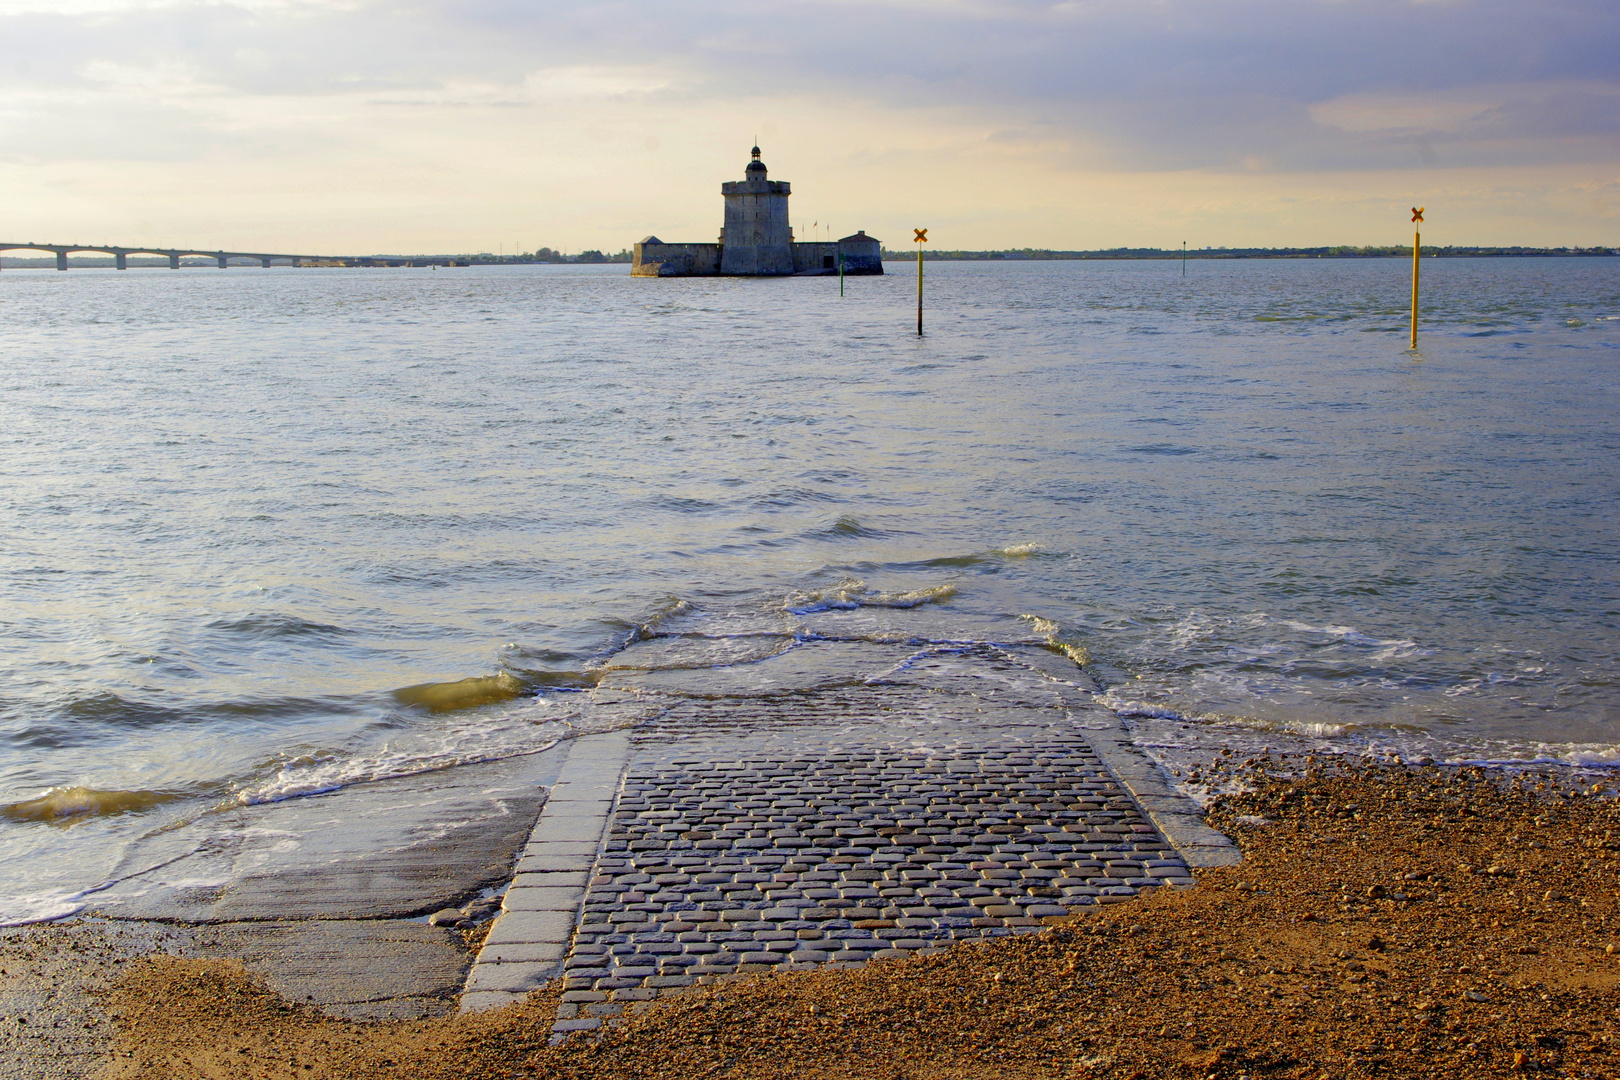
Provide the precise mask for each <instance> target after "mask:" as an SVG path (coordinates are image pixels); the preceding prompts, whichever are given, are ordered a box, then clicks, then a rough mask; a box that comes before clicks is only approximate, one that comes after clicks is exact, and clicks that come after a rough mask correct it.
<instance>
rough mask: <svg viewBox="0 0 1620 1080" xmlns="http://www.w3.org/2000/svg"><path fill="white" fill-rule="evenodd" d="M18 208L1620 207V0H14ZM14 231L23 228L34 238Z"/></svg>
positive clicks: (519, 226) (358, 234) (1171, 233)
mask: <svg viewBox="0 0 1620 1080" xmlns="http://www.w3.org/2000/svg"><path fill="white" fill-rule="evenodd" d="M0 41H3V42H4V43H5V53H6V57H7V62H6V64H5V65H3V66H0V240H5V241H9V240H29V239H37V240H51V241H64V242H65V241H75V242H77V241H84V242H89V241H102V240H105V241H109V242H117V243H151V244H164V245H170V244H187V245H197V246H213V247H220V246H226V247H231V246H240V247H250V248H251V247H258V248H263V249H273V250H298V251H324V252H335V253H337V252H341V253H351V252H373V251H389V252H461V251H478V250H490V251H495V250H498V249H504V250H506V251H508V252H510V251H511V250H512V249H513V246H514V245H518V246H520V247H521V248H522V249H525V250H532V249H533V248H535V247H537V246H539V245H541V244H546V245H550V246H553V247H560V248H563V249H566V250H569V251H578V250H580V249H582V248H587V247H593V248H602V249H609V250H618V249H619V248H622V247H626V246H628V245H629V244H630V243H632V242H634V241H635V240H637V239H640V238H641V237H642V236H645V235H647V234H649V233H656V234H657V235H658V236H659V237H661V238H662V239H664V240H669V241H680V240H688V241H693V240H712V239H714V237H715V234H716V233H717V231H718V229H719V225H720V217H721V203H720V196H719V185H720V183H721V182H722V181H725V180H731V179H740V178H741V175H742V169H743V166H744V165H745V164H746V163H747V160H748V148H749V146H750V145H751V144H752V143H753V141H754V139H755V138H756V137H757V138H758V139H759V141H760V145H761V147H762V148H763V149H764V159H765V161H766V163H767V164H768V165H769V166H770V169H771V176H772V178H773V179H779V180H788V181H790V182H792V184H793V191H794V195H793V201H792V216H793V221H794V224H795V226H796V227H797V231H798V234H799V235H800V236H801V237H806V236H808V235H809V232H810V229H809V226H810V225H811V223H812V222H817V223H820V224H822V225H827V224H830V226H831V229H832V231H833V233H834V235H842V234H845V233H849V232H853V231H855V230H856V229H857V228H865V229H866V230H867V231H868V232H869V233H871V234H872V235H875V236H878V237H880V238H881V239H883V240H885V241H887V242H888V243H890V244H891V246H896V247H905V246H906V243H905V241H906V240H907V239H908V238H909V237H910V235H911V232H910V229H911V227H912V226H924V225H926V226H928V227H929V228H930V230H931V232H930V238H931V239H933V240H935V241H936V242H937V243H938V244H940V245H944V246H948V247H968V248H986V247H1024V246H1034V247H1054V248H1095V247H1107V246H1115V245H1131V246H1137V245H1147V246H1160V247H1173V246H1178V245H1179V244H1180V243H1181V242H1182V241H1184V240H1185V241H1187V242H1188V243H1189V244H1190V245H1191V246H1193V247H1202V246H1206V245H1209V246H1218V245H1308V244H1323V243H1350V244H1384V243H1400V242H1402V241H1404V240H1405V239H1407V238H1408V236H1409V233H1408V226H1407V219H1408V217H1409V216H1410V215H1409V213H1408V212H1407V207H1409V206H1410V205H1412V204H1414V203H1417V204H1422V205H1425V206H1426V207H1427V208H1428V214H1427V215H1426V216H1427V218H1428V223H1427V225H1426V226H1425V241H1426V242H1430V243H1436V244H1445V243H1458V244H1473V243H1492V244H1494V243H1524V244H1548V245H1558V244H1580V245H1589V244H1597V243H1604V244H1611V245H1612V244H1620V2H1616V0H1571V2H1560V0H1537V2H1535V3H1527V2H1525V0H1517V2H1508V0H1342V2H1340V0H1333V2H1328V0H1093V2H1086V0H1082V2H1074V3H1036V2H1021V0H945V2H934V0H858V2H857V0H745V2H744V0H739V2H727V0H657V2H652V0H624V2H617V3H596V4H592V3H580V2H577V0H575V2H569V3H552V2H536V0H526V2H520V0H453V2H452V0H415V2H396V3H382V2H378V3H373V2H370V0H336V2H322V0H315V2H304V0H214V2H190V0H177V2H170V0H141V2H131V0H0ZM18 254H21V253H18Z"/></svg>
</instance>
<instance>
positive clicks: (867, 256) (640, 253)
mask: <svg viewBox="0 0 1620 1080" xmlns="http://www.w3.org/2000/svg"><path fill="white" fill-rule="evenodd" d="M753 155H754V159H753V160H752V161H750V162H749V163H748V168H747V169H746V170H744V173H743V179H741V180H732V181H728V182H727V183H724V184H721V185H720V194H721V195H722V196H724V198H725V200H726V220H725V225H724V227H723V228H721V230H720V240H719V242H718V243H714V244H666V243H664V242H663V241H662V240H660V239H658V237H656V236H649V237H647V238H646V239H645V240H643V241H641V243H639V244H637V245H636V246H635V249H634V259H633V261H632V263H631V267H630V273H631V274H633V275H635V276H637V277H717V276H722V275H724V276H728V277H768V276H783V275H787V274H836V273H838V270H839V262H840V260H842V262H843V271H844V273H846V274H881V273H883V250H882V245H880V244H879V243H878V241H876V240H874V239H873V238H872V237H870V236H867V235H866V230H865V229H862V230H861V231H860V232H858V233H856V234H855V235H854V236H846V237H844V238H843V239H842V240H831V241H828V242H826V243H816V242H813V241H812V242H809V243H805V242H800V241H795V240H794V239H793V229H792V228H791V227H790V226H789V225H788V195H789V194H790V193H791V192H790V189H789V186H788V183H787V181H785V180H771V179H769V177H768V176H767V173H766V170H765V163H764V162H763V161H761V160H759V147H757V146H756V147H754V149H753Z"/></svg>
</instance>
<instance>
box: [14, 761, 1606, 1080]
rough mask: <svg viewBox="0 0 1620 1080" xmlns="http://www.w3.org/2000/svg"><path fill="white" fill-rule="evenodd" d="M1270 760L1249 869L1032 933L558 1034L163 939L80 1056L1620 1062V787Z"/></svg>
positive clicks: (477, 1069)
mask: <svg viewBox="0 0 1620 1080" xmlns="http://www.w3.org/2000/svg"><path fill="white" fill-rule="evenodd" d="M1267 765H1268V766H1269V768H1261V769H1249V770H1247V772H1248V774H1249V776H1250V778H1251V779H1252V780H1253V781H1254V782H1255V783H1254V788H1253V790H1252V791H1250V792H1249V793H1248V794H1245V795H1242V796H1239V797H1233V798H1229V799H1227V800H1225V801H1223V802H1222V803H1220V804H1219V806H1218V807H1217V808H1216V810H1215V812H1214V820H1215V822H1216V823H1217V824H1219V825H1221V826H1223V827H1224V828H1226V829H1227V830H1228V831H1229V832H1231V833H1232V834H1233V835H1235V836H1237V837H1239V839H1240V841H1241V843H1242V846H1243V850H1244V855H1245V861H1244V863H1243V865H1242V866H1239V867H1233V868H1229V869H1222V870H1214V871H1209V872H1207V873H1205V874H1203V875H1202V876H1201V880H1200V882H1199V884H1198V885H1197V887H1195V888H1193V889H1191V890H1186V891H1178V892H1172V891H1169V890H1165V891H1161V892H1159V893H1157V894H1155V895H1152V896H1150V897H1147V898H1144V899H1141V900H1138V901H1135V902H1132V903H1129V904H1122V905H1117V906H1113V907H1108V908H1104V909H1102V910H1100V911H1098V912H1097V913H1096V914H1094V915H1089V916H1080V917H1075V918H1072V919H1069V920H1066V921H1058V920H1054V925H1052V926H1051V928H1050V929H1048V930H1046V931H1044V932H1042V933H1039V934H1034V935H1029V936H1023V937H1014V938H1006V939H1001V940H996V941H991V942H982V943H963V944H960V945H957V946H955V947H953V948H951V949H949V950H947V951H945V952H943V953H940V954H936V955H932V956H922V957H916V958H911V959H906V960H895V961H877V962H874V963H871V964H869V965H866V966H865V967H863V968H860V969H855V970H844V971H826V970H822V971H810V972H805V973H795V974H786V975H776V976H758V977H748V978H740V979H738V980H736V981H733V982H725V983H720V984H716V985H712V986H704V987H697V988H694V989H692V990H690V991H687V992H685V993H683V994H681V995H679V996H676V997H672V998H665V999H662V1000H660V1001H657V1002H651V1003H648V1005H647V1006H646V1007H645V1008H642V1009H640V1010H639V1011H637V1012H635V1013H633V1014H631V1015H628V1016H626V1017H624V1018H622V1019H621V1020H619V1021H617V1022H616V1023H615V1024H614V1025H613V1026H612V1027H610V1028H609V1029H608V1030H607V1031H606V1032H605V1033H604V1034H602V1035H600V1036H598V1037H575V1038H573V1039H571V1040H569V1041H568V1042H566V1043H564V1044H562V1045H560V1046H555V1047H554V1046H551V1045H549V1040H550V1032H551V1023H552V1019H553V1018H554V1017H555V1015H556V1013H555V1008H556V1000H557V996H558V995H557V991H556V990H554V989H553V990H543V991H541V992H539V993H536V994H535V995H534V996H533V997H532V998H531V999H530V1000H529V1001H528V1002H526V1003H524V1004H521V1005H517V1006H514V1007H510V1008H507V1009H501V1010H496V1011H493V1012H489V1013H485V1014H481V1015H473V1016H463V1017H454V1018H443V1019H428V1020H417V1021H396V1022H386V1023H363V1022H355V1021H343V1020H336V1019H333V1018H331V1017H328V1016H326V1015H324V1014H322V1013H320V1012H319V1011H317V1010H315V1009H313V1008H311V1007H309V1006H307V1005H300V1004H297V1003H294V1002H289V1001H286V1000H284V999H282V998H280V997H278V996H277V995H276V994H274V993H273V992H271V991H269V990H268V989H266V988H265V987H264V986H263V985H262V984H259V983H256V982H255V981H254V980H253V979H251V978H249V977H248V976H247V975H246V974H245V973H244V971H243V969H242V968H240V966H238V965H236V964H234V963H232V962H230V961H223V960H196V959H178V958H174V957H154V958H150V959H145V960H139V961H135V962H131V963H126V964H121V965H118V968H117V971H116V972H115V973H113V974H111V975H110V976H109V980H108V983H107V985H106V986H105V987H104V988H102V989H101V990H99V991H98V994H99V995H100V996H101V998H102V1000H103V1003H104V1005H105V1008H106V1010H107V1012H108V1014H109V1015H110V1016H111V1017H112V1019H113V1022H114V1028H115V1030H114V1034H113V1037H112V1047H111V1052H110V1056H108V1057H106V1058H104V1059H103V1063H102V1064H101V1065H100V1067H99V1072H96V1073H86V1075H101V1076H105V1077H119V1078H136V1077H140V1078H146V1077H151V1078H154V1080H155V1078H158V1077H164V1078H169V1077H175V1078H183V1077H310V1078H315V1077H331V1078H338V1077H407V1076H408V1077H425V1078H441V1077H443V1078H451V1077H455V1078H463V1077H465V1078H471V1077H514V1076H516V1077H559V1078H560V1077H574V1078H596V1077H601V1078H606V1077H666V1076H667V1077H721V1076H728V1077H785V1076H814V1077H862V1078H865V1077H871V1078H882V1080H893V1078H898V1077H904V1078H911V1077H916V1078H923V1077H930V1078H931V1077H962V1078H967V1077H975V1078H976V1077H987V1078H988V1077H1099V1078H1100V1077H1119V1078H1125V1077H1138V1078H1145V1077H1211V1076H1214V1077H1223V1078H1225V1077H1231V1078H1236V1077H1302V1078H1303V1077H1309V1078H1318V1077H1364V1076H1365V1077H1373V1076H1378V1077H1433V1076H1438V1075H1450V1076H1455V1077H1484V1076H1516V1075H1540V1076H1582V1077H1587V1076H1589V1077H1612V1076H1615V1075H1620V1041H1617V1037H1620V1015H1617V1009H1620V986H1617V984H1620V955H1616V949H1617V948H1620V926H1617V923H1616V910H1615V899H1616V888H1615V882H1616V876H1615V875H1616V859H1617V849H1620V803H1617V802H1616V801H1615V800H1614V799H1613V798H1611V797H1609V795H1608V793H1603V794H1593V793H1590V792H1574V791H1570V790H1567V789H1564V790H1560V789H1559V788H1558V787H1557V785H1556V784H1555V783H1553V782H1551V780H1550V778H1537V777H1529V778H1524V777H1521V778H1518V779H1516V780H1510V779H1509V778H1507V777H1504V776H1502V775H1499V774H1498V775H1488V774H1486V773H1484V772H1475V771H1467V772H1458V771H1455V770H1438V769H1432V768H1431V769H1409V768H1381V767H1374V766H1360V767H1357V768H1354V769H1350V770H1346V771H1340V772H1328V771H1325V770H1322V769H1314V768H1307V767H1306V766H1305V765H1304V764H1303V763H1299V762H1290V763H1286V768H1284V769H1279V768H1277V763H1267ZM1241 768H1242V767H1241V766H1240V767H1239V769H1241ZM1280 772H1290V773H1292V776H1291V777H1288V776H1279V775H1277V774H1278V773H1280ZM56 932H57V933H61V931H60V930H58V931H56ZM68 933H69V934H71V933H72V931H71V929H69V930H68ZM5 1023H6V1024H7V1025H8V1027H10V1026H12V1025H14V1024H15V1020H14V1019H13V1018H7V1020H6V1021H5ZM14 1033H15V1031H14V1028H13V1030H12V1031H11V1032H9V1033H8V1034H7V1036H6V1037H8V1038H10V1037H12V1035H14ZM84 1064H88V1062H85V1063H84Z"/></svg>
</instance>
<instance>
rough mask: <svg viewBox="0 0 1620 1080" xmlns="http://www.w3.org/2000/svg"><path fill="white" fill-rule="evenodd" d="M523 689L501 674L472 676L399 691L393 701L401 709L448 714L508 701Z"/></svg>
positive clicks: (520, 683) (512, 677)
mask: <svg viewBox="0 0 1620 1080" xmlns="http://www.w3.org/2000/svg"><path fill="white" fill-rule="evenodd" d="M525 689H526V687H525V686H524V684H523V681H522V680H521V679H519V678H518V677H517V676H516V675H513V674H511V673H509V672H505V671H503V672H501V673H500V674H499V675H485V676H474V677H473V678H470V679H458V680H456V681H455V682H444V683H421V684H419V685H417V686H405V687H401V688H400V689H398V690H395V691H394V700H395V701H398V702H399V703H400V704H402V705H419V706H421V707H422V708H425V709H429V710H431V711H433V712H452V711H454V710H457V709H471V708H475V707H476V706H479V705H493V704H495V703H496V702H500V701H510V700H512V699H513V698H515V697H517V696H518V695H519V694H521V693H523V691H524V690H525Z"/></svg>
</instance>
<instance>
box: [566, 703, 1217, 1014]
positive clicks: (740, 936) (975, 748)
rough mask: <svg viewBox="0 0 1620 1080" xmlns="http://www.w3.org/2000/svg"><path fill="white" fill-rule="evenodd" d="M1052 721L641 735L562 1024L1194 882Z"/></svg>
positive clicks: (574, 954) (592, 891)
mask: <svg viewBox="0 0 1620 1080" xmlns="http://www.w3.org/2000/svg"><path fill="white" fill-rule="evenodd" d="M761 704H763V703H761ZM674 719H675V720H676V721H677V722H678V717H675V718H674ZM711 719H712V717H711ZM987 719H988V718H987ZM1008 719H1011V718H1008ZM1017 719H1024V718H1023V717H1019V718H1017ZM1046 720H1047V722H1046V723H1036V724H1030V723H1027V722H1026V723H1022V724H1020V723H1013V724H1007V723H1002V724H996V723H994V722H990V723H935V724H932V725H929V728H928V729H927V730H925V731H919V730H915V729H912V730H903V731H899V732H889V733H888V734H889V737H887V738H886V737H884V734H883V733H882V732H880V731H873V730H871V727H872V725H867V726H866V729H865V730H861V729H850V728H848V727H846V728H844V729H842V730H838V731H826V730H825V729H823V730H821V731H816V732H811V731H807V730H805V729H803V728H800V729H798V730H795V731H786V732H784V731H780V730H778V731H777V732H776V733H773V734H760V733H758V732H757V731H756V732H755V733H752V734H751V735H748V736H744V737H738V735H736V734H732V735H727V736H722V737H715V736H712V735H711V736H708V737H688V738H684V739H680V740H677V741H676V742H674V743H673V744H671V743H670V742H668V741H667V739H668V736H669V734H670V732H669V731H668V730H667V728H668V725H667V724H665V725H658V726H659V727H661V728H665V730H663V731H658V732H645V733H644V734H643V735H642V737H641V738H640V739H639V740H638V741H639V743H640V745H639V746H638V747H637V748H636V749H635V750H634V751H633V752H632V756H631V761H630V763H629V766H628V768H627V771H626V774H625V779H624V782H623V787H622V789H621V792H620V795H619V799H618V802H617V804H616V806H615V808H614V812H613V815H612V818H611V821H610V825H609V828H608V831H607V834H606V837H605V841H604V845H603V850H602V853H601V854H600V856H599V857H598V859H597V862H596V866H595V870H594V873H593V875H592V877H591V878H590V882H589V886H588V889H587V891H586V895H585V901H584V905H583V909H582V911H581V915H580V922H579V926H578V928H577V930H576V932H575V935H574V941H573V946H572V948H571V950H570V952H569V955H568V957H567V959H566V961H565V963H564V971H563V975H564V991H565V992H564V998H563V1007H562V1011H561V1014H560V1016H559V1019H560V1021H563V1023H561V1024H559V1031H567V1030H579V1029H584V1028H587V1027H589V1026H594V1025H588V1024H586V1023H584V1022H583V1021H587V1020H590V1019H592V1018H599V1017H604V1016H612V1015H616V1014H617V1013H619V1012H620V1011H622V1010H623V1009H624V1008H625V1007H626V1005H627V1004H629V1003H633V1002H636V1001H641V1000H646V999H648V998H650V997H652V996H654V995H656V994H658V993H660V992H664V991H668V990H673V989H679V988H681V987H685V986H690V985H693V984H695V983H698V982H702V981H711V980H714V979H716V978H721V977H725V976H729V975H734V974H738V973H743V974H746V973H751V972H763V971H767V970H775V969H788V970H791V969H795V968H804V967H809V966H814V965H821V964H849V963H860V962H863V961H866V960H869V959H873V958H884V957H898V956H904V955H907V954H910V953H915V952H920V951H925V950H929V949H938V948H941V947H943V946H945V945H948V944H950V943H951V942H952V941H956V940H960V939H964V938H982V937H991V936H997V935H1004V934H1010V933H1018V932H1021V931H1028V930H1033V929H1038V928H1039V927H1040V926H1042V925H1043V923H1042V920H1043V919H1045V918H1050V917H1054V916H1064V915H1070V914H1074V913H1076V912H1078V911H1084V910H1086V909H1088V908H1094V907H1095V906H1096V905H1099V904H1108V903H1116V902H1119V901H1122V900H1127V899H1129V898H1131V897H1132V896H1135V895H1136V894H1137V893H1138V892H1139V891H1140V890H1142V889H1150V888H1156V887H1159V886H1161V885H1165V884H1171V885H1190V884H1191V883H1192V873H1191V871H1190V870H1189V869H1188V868H1187V866H1186V864H1185V863H1184V862H1183V860H1182V859H1181V857H1180V856H1179V855H1178V854H1177V852H1176V851H1175V850H1174V849H1173V848H1172V847H1171V846H1170V845H1169V844H1168V843H1166V842H1165V840H1164V838H1163V837H1162V836H1160V835H1159V834H1158V833H1157V832H1156V831H1155V830H1154V828H1153V826H1152V825H1151V824H1149V823H1148V822H1147V821H1146V819H1145V818H1144V817H1143V816H1142V814H1141V812H1140V811H1139V810H1138V808H1137V806H1136V804H1135V803H1134V802H1133V801H1132V800H1131V798H1130V797H1129V794H1128V793H1127V792H1126V791H1125V790H1124V789H1123V788H1122V787H1121V786H1120V784H1119V783H1118V782H1117V781H1116V780H1115V779H1114V778H1113V777H1112V776H1111V775H1110V773H1109V771H1108V769H1107V768H1106V767H1105V766H1104V764H1103V762H1102V760H1101V759H1099V758H1098V756H1097V755H1096V754H1095V753H1094V752H1093V751H1092V748H1091V746H1090V745H1089V744H1088V743H1087V741H1086V739H1085V737H1084V735H1083V734H1081V733H1079V732H1077V731H1075V730H1074V728H1073V726H1072V725H1068V724H1065V723H1063V722H1062V721H1063V713H1062V712H1061V711H1059V712H1058V714H1057V720H1058V722H1056V723H1054V722H1053V718H1052V717H1051V716H1050V714H1048V716H1047V718H1046Z"/></svg>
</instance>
